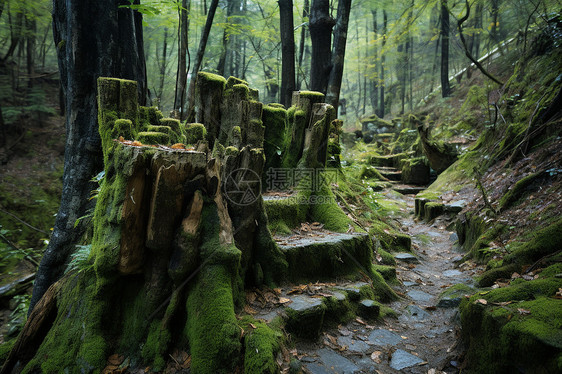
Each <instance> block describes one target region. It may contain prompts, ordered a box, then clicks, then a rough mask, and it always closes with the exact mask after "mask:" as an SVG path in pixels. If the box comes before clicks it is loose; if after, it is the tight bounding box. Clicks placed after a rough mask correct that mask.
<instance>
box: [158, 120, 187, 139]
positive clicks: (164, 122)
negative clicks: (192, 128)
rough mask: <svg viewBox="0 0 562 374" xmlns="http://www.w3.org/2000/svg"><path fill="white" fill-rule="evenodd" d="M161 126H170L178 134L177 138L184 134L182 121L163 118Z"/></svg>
mask: <svg viewBox="0 0 562 374" xmlns="http://www.w3.org/2000/svg"><path fill="white" fill-rule="evenodd" d="M160 124H161V125H162V126H168V127H169V128H170V129H171V130H172V131H173V132H174V133H175V134H176V136H177V137H179V136H181V135H182V134H183V132H182V126H181V124H180V121H179V120H177V119H175V118H161V119H160Z"/></svg>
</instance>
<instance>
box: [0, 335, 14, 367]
mask: <svg viewBox="0 0 562 374" xmlns="http://www.w3.org/2000/svg"><path fill="white" fill-rule="evenodd" d="M16 340H17V339H16V338H13V339H11V340H8V341H6V342H4V343H2V344H0V365H4V362H5V361H6V359H7V358H8V355H9V354H10V351H11V350H12V348H13V347H14V344H16Z"/></svg>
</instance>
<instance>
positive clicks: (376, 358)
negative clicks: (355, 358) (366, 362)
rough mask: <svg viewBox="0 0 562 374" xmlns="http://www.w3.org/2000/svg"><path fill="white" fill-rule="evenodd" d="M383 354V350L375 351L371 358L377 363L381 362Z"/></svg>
mask: <svg viewBox="0 0 562 374" xmlns="http://www.w3.org/2000/svg"><path fill="white" fill-rule="evenodd" d="M381 356H382V352H381V351H374V352H373V353H371V360H373V361H374V362H375V363H376V364H380V363H381V362H382V358H381Z"/></svg>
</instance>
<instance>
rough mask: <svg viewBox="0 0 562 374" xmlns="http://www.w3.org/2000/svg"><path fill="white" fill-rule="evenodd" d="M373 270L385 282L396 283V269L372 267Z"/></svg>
mask: <svg viewBox="0 0 562 374" xmlns="http://www.w3.org/2000/svg"><path fill="white" fill-rule="evenodd" d="M373 270H374V271H376V272H377V273H379V274H380V275H382V277H383V278H384V280H385V281H387V282H390V283H397V282H398V280H397V279H396V267H394V266H390V265H373Z"/></svg>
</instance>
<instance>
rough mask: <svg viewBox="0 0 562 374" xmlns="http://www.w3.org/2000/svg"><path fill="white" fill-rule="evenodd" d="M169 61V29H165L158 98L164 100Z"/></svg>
mask: <svg viewBox="0 0 562 374" xmlns="http://www.w3.org/2000/svg"><path fill="white" fill-rule="evenodd" d="M167 60H168V29H167V28H165V29H164V45H163V46H162V60H161V61H160V76H159V80H160V82H159V84H158V92H156V96H157V97H158V98H159V99H160V100H162V94H163V93H164V81H165V80H166V79H165V78H166V65H167Z"/></svg>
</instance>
